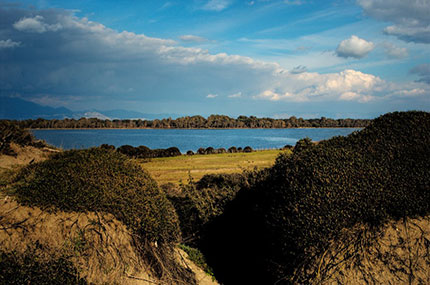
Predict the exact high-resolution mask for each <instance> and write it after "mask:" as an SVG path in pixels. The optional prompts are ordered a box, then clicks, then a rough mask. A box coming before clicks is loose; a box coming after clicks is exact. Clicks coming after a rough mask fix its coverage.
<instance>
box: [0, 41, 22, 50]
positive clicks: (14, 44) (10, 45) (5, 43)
mask: <svg viewBox="0 0 430 285" xmlns="http://www.w3.org/2000/svg"><path fill="white" fill-rule="evenodd" d="M20 45H21V42H14V41H12V40H11V39H7V40H0V49H2V48H15V47H19V46H20Z"/></svg>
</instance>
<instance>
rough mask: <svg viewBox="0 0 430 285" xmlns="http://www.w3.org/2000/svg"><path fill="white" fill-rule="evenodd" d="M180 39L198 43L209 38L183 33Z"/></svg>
mask: <svg viewBox="0 0 430 285" xmlns="http://www.w3.org/2000/svg"><path fill="white" fill-rule="evenodd" d="M179 39H180V40H181V41H184V42H196V43H202V42H206V41H207V39H205V38H202V37H199V36H194V35H182V36H180V37H179Z"/></svg>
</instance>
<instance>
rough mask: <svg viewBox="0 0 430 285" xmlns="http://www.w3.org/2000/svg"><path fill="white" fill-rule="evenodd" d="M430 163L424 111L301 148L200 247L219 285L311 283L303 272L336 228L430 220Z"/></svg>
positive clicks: (242, 196)
mask: <svg viewBox="0 0 430 285" xmlns="http://www.w3.org/2000/svg"><path fill="white" fill-rule="evenodd" d="M429 156H430V114H429V113H425V112H406V113H391V114H387V115H384V116H381V117H379V118H377V119H375V120H374V121H373V122H372V123H371V125H370V126H369V127H367V128H366V129H364V130H362V131H360V132H355V133H353V134H351V135H349V136H348V137H336V138H333V139H330V140H328V141H323V142H320V143H319V144H316V145H315V144H312V142H311V141H310V140H308V139H305V140H301V141H299V142H298V143H297V145H296V146H295V148H294V153H293V155H291V156H287V155H280V156H279V157H278V158H277V160H276V163H275V165H274V166H273V167H272V168H271V169H269V170H267V175H265V176H263V179H256V180H255V183H254V185H253V186H252V187H251V189H246V191H243V190H241V191H239V193H238V194H237V195H236V198H235V199H234V200H233V201H232V202H231V203H230V204H229V205H227V207H226V210H225V212H224V214H223V215H221V216H219V217H218V218H217V219H215V220H214V222H213V223H212V224H211V225H210V227H208V229H207V233H206V234H205V235H204V236H203V237H204V239H203V240H202V241H201V244H200V246H201V249H202V250H203V253H204V254H205V256H206V257H207V259H208V263H209V264H210V265H211V266H212V267H213V268H214V270H215V274H216V276H217V278H219V279H220V281H222V282H224V283H231V284H236V283H261V284H263V283H264V284H273V283H277V284H285V283H307V280H308V279H309V278H312V277H313V276H315V274H317V272H312V271H307V269H308V267H307V265H309V264H311V263H312V262H315V260H313V258H315V257H316V256H320V255H321V254H323V252H324V250H325V249H326V248H327V245H328V243H329V241H330V240H336V237H337V236H338V235H339V233H340V231H341V230H342V229H344V228H349V227H352V226H354V225H356V224H357V223H365V224H367V225H370V226H371V227H372V228H374V229H377V228H378V227H379V226H380V225H381V224H383V223H384V222H385V221H387V219H400V218H403V217H405V216H409V217H411V216H416V215H426V214H429V213H430V160H429ZM297 271H301V272H307V273H306V274H305V275H302V277H301V278H304V279H298V278H299V277H298V275H296V274H295V272H297ZM249 272H253V274H252V275H249Z"/></svg>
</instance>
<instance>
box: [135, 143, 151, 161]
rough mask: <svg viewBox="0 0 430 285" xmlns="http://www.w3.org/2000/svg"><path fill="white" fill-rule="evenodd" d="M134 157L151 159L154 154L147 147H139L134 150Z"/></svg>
mask: <svg viewBox="0 0 430 285" xmlns="http://www.w3.org/2000/svg"><path fill="white" fill-rule="evenodd" d="M136 156H137V158H152V157H154V153H153V151H152V150H151V149H150V148H149V147H147V146H144V145H141V146H138V147H137V149H136Z"/></svg>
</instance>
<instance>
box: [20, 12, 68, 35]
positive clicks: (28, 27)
mask: <svg viewBox="0 0 430 285" xmlns="http://www.w3.org/2000/svg"><path fill="white" fill-rule="evenodd" d="M13 27H14V28H15V29H17V30H19V31H23V32H31V33H39V34H41V33H44V32H47V31H53V32H55V31H58V30H60V29H61V28H62V25H61V24H60V23H55V24H52V25H49V24H47V23H45V22H44V18H43V17H42V16H40V15H36V16H34V17H29V18H22V19H20V20H19V21H17V22H16V23H14V24H13Z"/></svg>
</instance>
